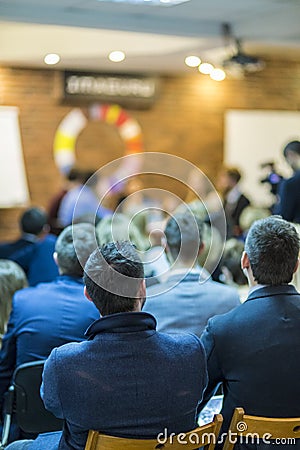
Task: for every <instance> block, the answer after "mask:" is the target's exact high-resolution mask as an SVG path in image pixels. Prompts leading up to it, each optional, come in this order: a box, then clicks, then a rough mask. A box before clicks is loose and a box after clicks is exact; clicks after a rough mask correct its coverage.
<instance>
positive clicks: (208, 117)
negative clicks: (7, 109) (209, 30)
mask: <svg viewBox="0 0 300 450" xmlns="http://www.w3.org/2000/svg"><path fill="white" fill-rule="evenodd" d="M58 75H59V74H58V73H57V72H55V71H52V70H27V69H26V70H25V69H19V68H5V67H4V68H0V102H1V105H4V106H5V105H7V106H18V107H19V109H20V126H21V136H22V143H23V149H24V158H25V164H26V171H27V176H28V183H29V189H30V195H31V200H32V204H34V205H42V206H47V203H48V201H49V199H50V198H51V196H52V195H53V193H55V192H57V190H59V188H60V186H61V184H60V183H61V178H60V175H59V172H58V170H57V168H56V167H55V164H54V161H53V157H52V145H53V138H54V134H55V131H56V129H57V127H58V125H59V123H60V121H61V120H62V119H63V117H64V116H65V115H66V114H67V113H68V112H69V111H70V110H71V108H72V106H70V105H63V104H61V103H60V101H59V100H58V99H57V81H58V80H57V78H58ZM227 109H276V110H291V111H296V110H299V109H300V62H296V61H289V62H287V61H282V62H280V61H272V60H270V61H267V66H266V68H265V70H264V71H262V72H260V73H258V74H252V75H249V76H247V77H246V78H245V79H243V80H232V79H231V80H229V79H226V80H225V81H223V82H220V83H218V82H214V81H212V80H210V79H209V78H208V77H206V76H204V75H200V74H198V73H196V72H192V71H191V74H188V75H184V76H174V77H163V78H162V84H161V92H160V95H159V98H158V99H157V101H156V103H155V105H154V106H153V108H152V109H150V110H144V111H129V112H130V113H131V114H132V115H133V116H134V117H135V118H136V120H137V121H138V122H139V123H140V124H141V127H142V130H143V137H144V143H145V149H146V151H154V152H158V151H160V152H166V153H170V154H174V155H178V156H182V157H184V158H186V159H188V160H190V161H191V162H193V163H194V164H196V165H197V166H199V167H200V168H201V169H202V170H203V171H204V172H206V173H207V175H208V176H210V177H211V178H212V179H214V176H215V174H216V172H217V170H218V169H219V167H220V166H221V164H222V152H223V118H224V112H225V111H226V110H227ZM76 149H77V158H78V163H79V164H80V165H81V166H83V167H86V168H98V167H100V166H101V165H103V164H105V163H107V162H109V161H111V160H113V159H115V158H118V157H121V156H122V155H123V150H124V144H123V142H122V140H121V138H120V136H119V135H118V131H117V130H116V129H115V128H114V127H113V126H110V125H107V124H105V123H100V122H89V123H88V125H87V127H86V128H85V129H84V130H83V132H82V133H81V135H80V136H79V137H78V140H77V145H76ZM145 183H146V184H147V183H151V179H148V180H146V181H145ZM163 184H164V182H162V187H163ZM165 184H166V188H168V189H169V188H170V182H169V181H166V180H165ZM175 189H176V190H177V191H178V193H179V194H182V193H183V191H182V188H181V187H180V186H179V185H176V186H175ZM19 213H20V211H19V210H16V209H13V210H0V240H6V239H11V238H14V237H15V236H16V235H17V233H18V231H17V225H16V218H17V217H18V215H19Z"/></svg>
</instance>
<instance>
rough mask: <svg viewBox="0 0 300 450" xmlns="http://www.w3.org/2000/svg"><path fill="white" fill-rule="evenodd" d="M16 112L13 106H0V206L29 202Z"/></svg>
mask: <svg viewBox="0 0 300 450" xmlns="http://www.w3.org/2000/svg"><path fill="white" fill-rule="evenodd" d="M18 114H19V110H18V108H16V107H14V106H0V208H13V207H18V206H24V205H27V204H28V203H29V193H28V186H27V179H26V173H25V166H24V160H23V150H22V143H21V136H20V127H19V117H18Z"/></svg>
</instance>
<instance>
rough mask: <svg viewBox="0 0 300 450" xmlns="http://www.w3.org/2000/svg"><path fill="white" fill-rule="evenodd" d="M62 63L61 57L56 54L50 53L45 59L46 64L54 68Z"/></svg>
mask: <svg viewBox="0 0 300 450" xmlns="http://www.w3.org/2000/svg"><path fill="white" fill-rule="evenodd" d="M59 61H60V56H59V55H57V54H56V53H48V54H47V55H46V56H45V58H44V63H45V64H48V65H50V66H54V65H55V64H57V63H58V62H59Z"/></svg>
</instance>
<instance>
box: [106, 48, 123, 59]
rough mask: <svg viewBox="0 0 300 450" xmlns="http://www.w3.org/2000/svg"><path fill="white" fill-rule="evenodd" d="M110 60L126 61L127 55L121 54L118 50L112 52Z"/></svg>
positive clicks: (109, 56)
mask: <svg viewBox="0 0 300 450" xmlns="http://www.w3.org/2000/svg"><path fill="white" fill-rule="evenodd" d="M108 59H109V60H110V61H112V62H121V61H124V59H125V53H124V52H121V51H119V50H116V51H114V52H110V54H109V55H108Z"/></svg>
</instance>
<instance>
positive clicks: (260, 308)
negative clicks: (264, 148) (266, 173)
mask: <svg viewBox="0 0 300 450" xmlns="http://www.w3.org/2000/svg"><path fill="white" fill-rule="evenodd" d="M299 248H300V244H299V237H298V234H297V231H296V229H295V227H294V226H293V225H291V224H290V223H288V222H286V221H285V220H283V219H282V218H281V217H279V216H271V217H268V218H266V219H262V220H259V221H257V222H254V224H253V225H252V227H251V228H250V230H249V233H248V235H247V239H246V243H245V252H244V254H243V256H242V268H243V270H244V273H245V275H246V276H247V278H248V282H249V286H250V291H249V296H248V298H247V300H246V301H245V302H244V303H243V304H242V305H241V306H238V307H237V308H235V309H234V310H232V311H230V312H229V313H227V314H224V315H221V316H216V317H214V318H212V319H210V321H209V322H208V326H207V328H206V331H205V332H204V334H203V335H202V338H201V339H202V342H203V344H204V347H205V349H206V353H207V361H208V374H209V384H208V387H207V390H206V393H205V396H204V400H203V402H202V404H201V405H200V407H202V406H203V405H204V404H205V403H206V402H207V400H208V399H209V398H210V397H211V396H212V394H213V392H214V391H215V389H216V388H217V386H218V385H219V383H223V388H224V402H223V408H222V411H221V412H222V414H223V415H224V428H225V429H226V427H228V425H229V423H230V419H231V417H232V414H233V411H234V408H236V407H242V408H244V409H245V412H246V414H252V415H255V416H267V417H300V403H299V398H300V385H299V375H300V363H299V361H300V294H299V293H298V292H297V291H296V289H295V288H294V286H292V285H290V284H289V283H290V282H291V280H292V277H293V273H294V272H295V271H296V269H297V267H298V254H299ZM199 409H200V408H199ZM276 448H278V446H277V445H276ZM291 448H296V447H295V446H294V447H291Z"/></svg>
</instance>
